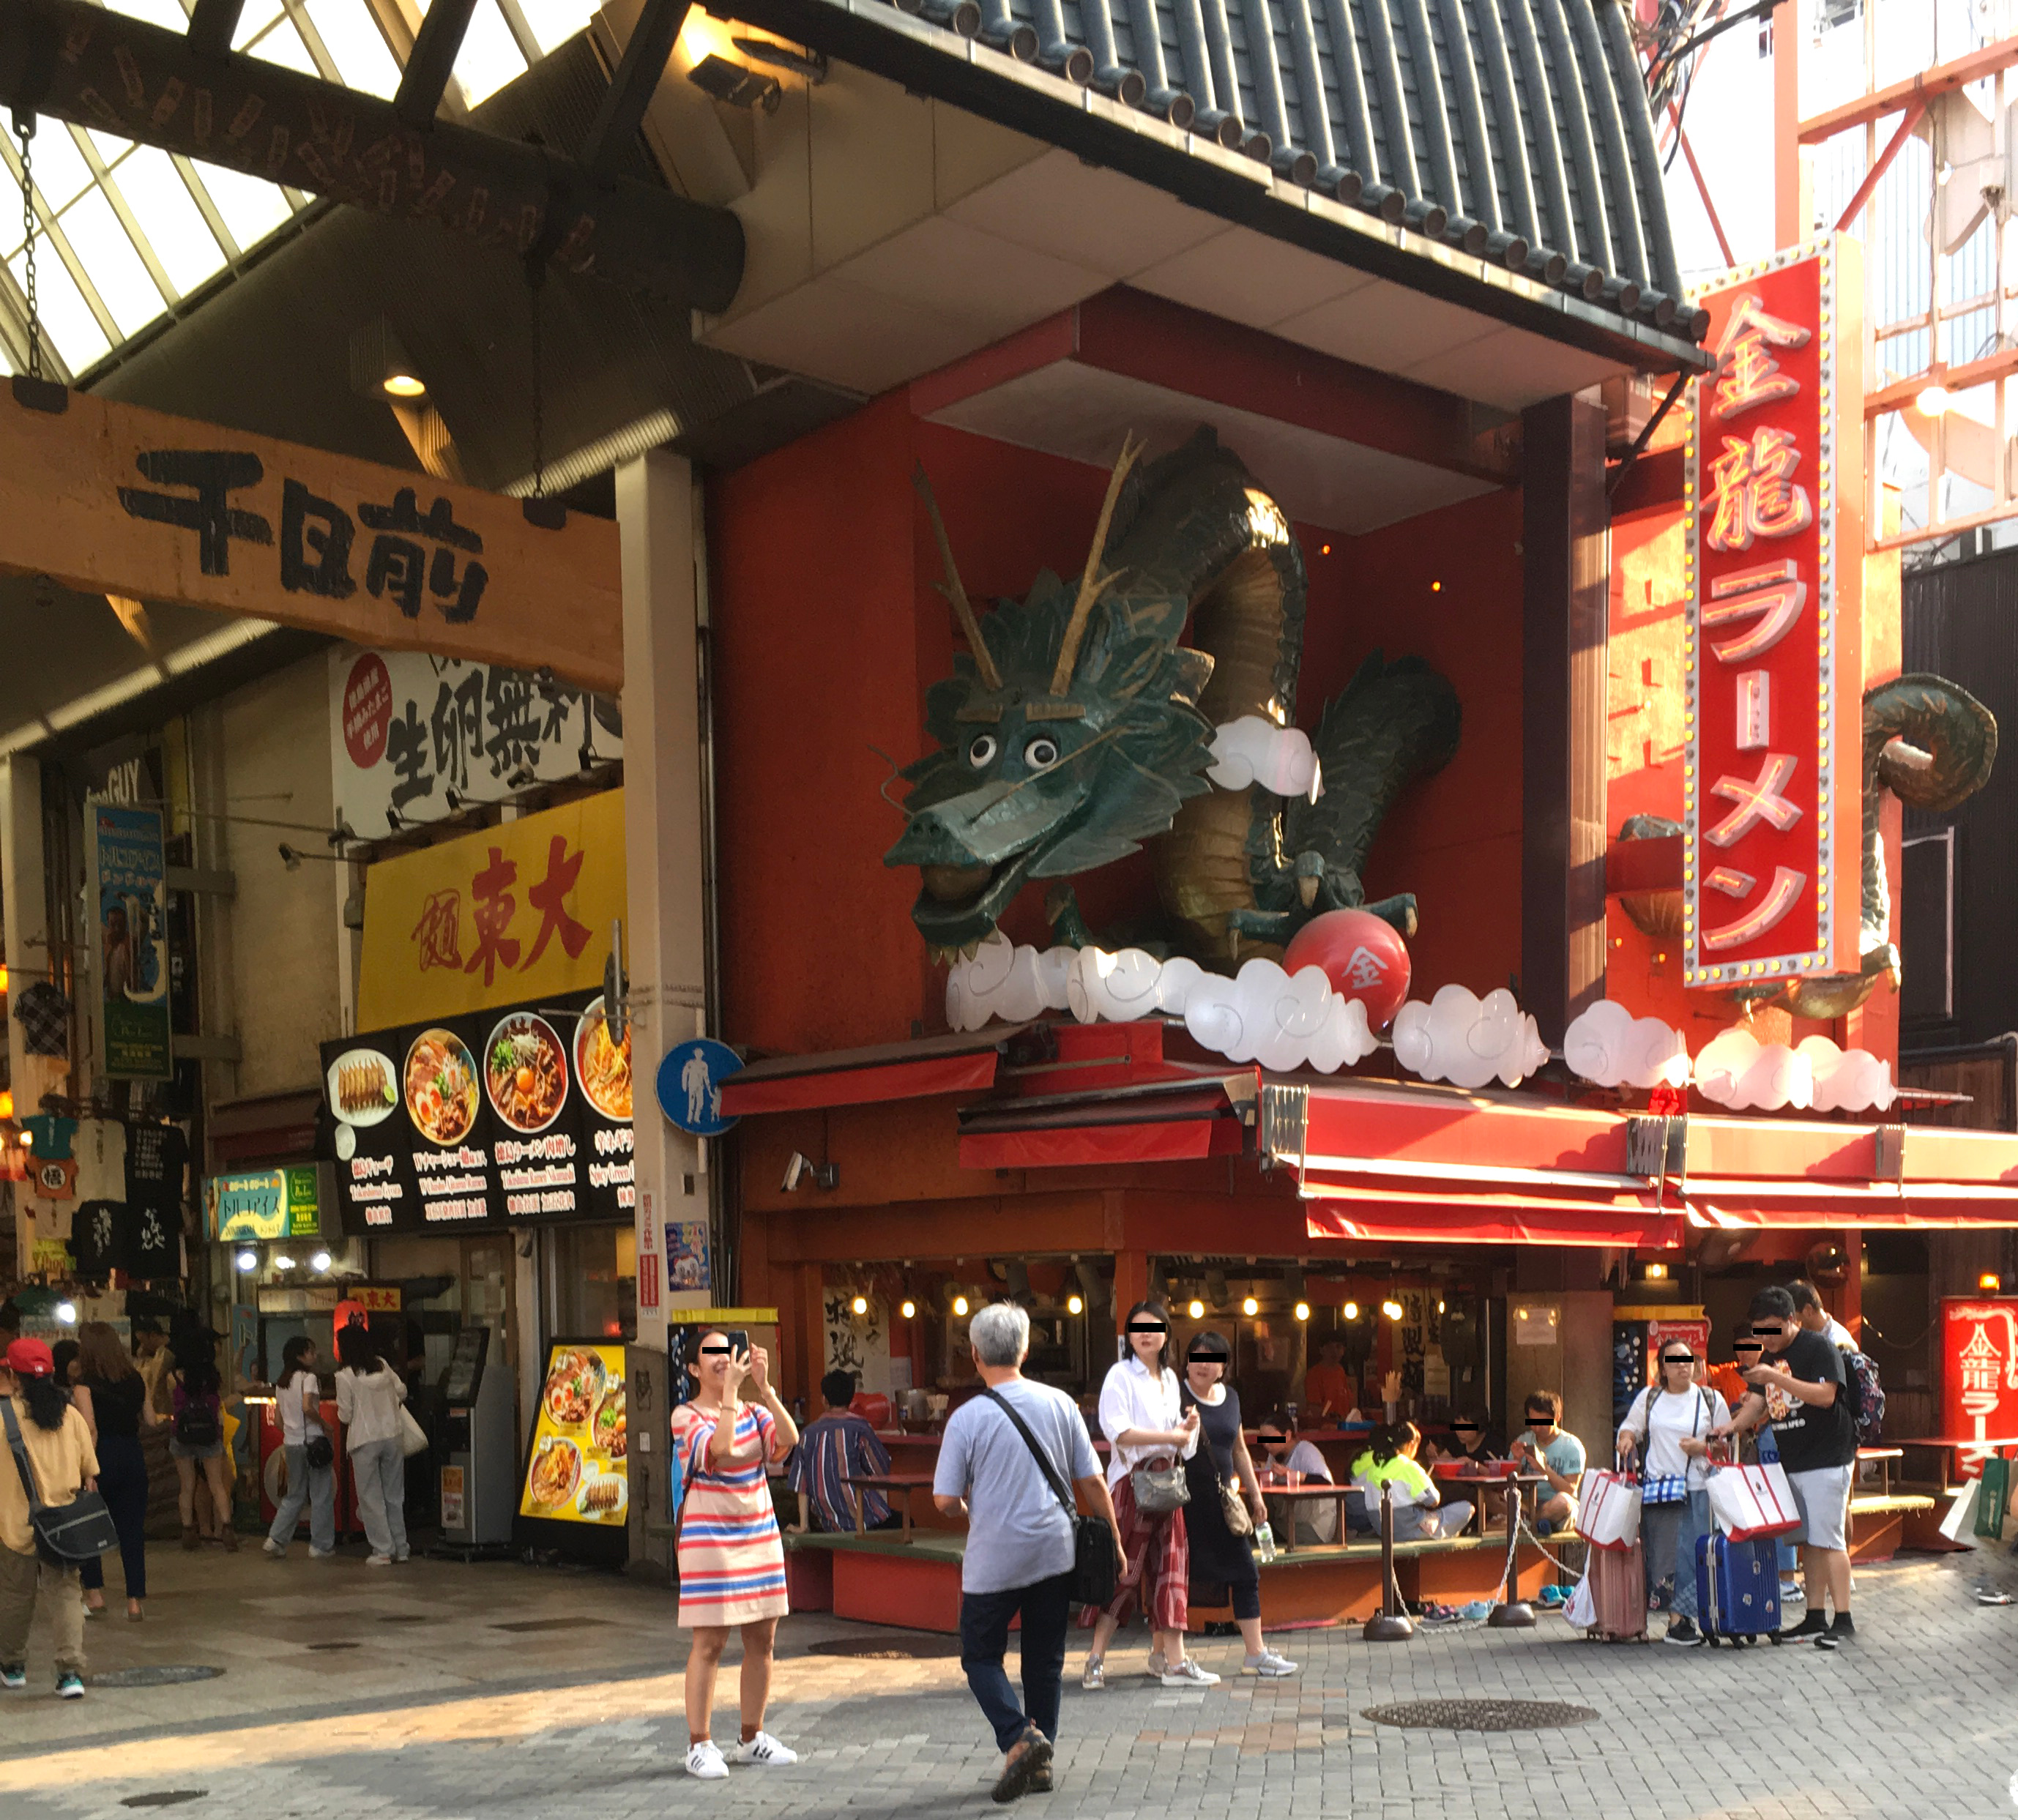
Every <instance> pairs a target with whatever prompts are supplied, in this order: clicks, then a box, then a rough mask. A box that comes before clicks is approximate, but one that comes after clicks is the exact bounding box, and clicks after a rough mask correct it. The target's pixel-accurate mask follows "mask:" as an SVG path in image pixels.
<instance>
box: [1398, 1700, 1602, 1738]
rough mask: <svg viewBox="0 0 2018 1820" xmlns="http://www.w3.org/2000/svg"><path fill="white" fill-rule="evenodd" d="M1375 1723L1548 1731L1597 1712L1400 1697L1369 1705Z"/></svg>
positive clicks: (1551, 1704)
mask: <svg viewBox="0 0 2018 1820" xmlns="http://www.w3.org/2000/svg"><path fill="white" fill-rule="evenodd" d="M1360 1717H1362V1719H1371V1720H1372V1721H1373V1722H1374V1724H1376V1725H1407V1726H1412V1727H1416V1728H1421V1729H1425V1730H1428V1731H1432V1732H1547V1731H1552V1730H1553V1729H1554V1728H1556V1727H1557V1726H1560V1725H1581V1724H1583V1723H1584V1722H1585V1721H1586V1720H1589V1719H1595V1718H1596V1717H1597V1713H1596V1712H1595V1711H1593V1710H1592V1709H1591V1708H1590V1707H1589V1706H1566V1705H1564V1704H1563V1703H1561V1702H1560V1701H1557V1700H1398V1701H1396V1702H1395V1703H1394V1704H1393V1705H1391V1706H1369V1707H1368V1708H1367V1709H1366V1710H1365V1712H1363V1713H1361V1714H1360Z"/></svg>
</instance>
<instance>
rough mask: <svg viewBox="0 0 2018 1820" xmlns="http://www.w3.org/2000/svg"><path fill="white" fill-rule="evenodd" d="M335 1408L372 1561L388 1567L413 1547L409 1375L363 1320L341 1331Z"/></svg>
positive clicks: (367, 1561) (369, 1563) (371, 1564)
mask: <svg viewBox="0 0 2018 1820" xmlns="http://www.w3.org/2000/svg"><path fill="white" fill-rule="evenodd" d="M336 1356H337V1357H338V1358H339V1359H341V1360H342V1361H343V1369H342V1370H340V1371H339V1372H338V1373H337V1374H336V1414H337V1418H338V1421H341V1422H342V1424H343V1428H344V1437H345V1445H346V1446H347V1447H348V1448H349V1453H350V1475H351V1479H352V1482H353V1483H354V1484H355V1485H356V1487H357V1514H358V1515H359V1517H360V1518H362V1519H363V1524H364V1539H365V1540H367V1542H369V1543H370V1544H371V1554H370V1555H368V1556H367V1557H366V1559H365V1563H364V1564H365V1565H366V1566H367V1567H389V1566H391V1565H392V1563H393V1562H396V1561H404V1560H405V1559H406V1558H407V1555H409V1554H410V1553H411V1552H412V1551H410V1549H409V1548H408V1547H407V1511H406V1503H407V1447H406V1442H405V1439H404V1432H405V1431H404V1428H403V1425H402V1424H401V1422H400V1405H401V1404H402V1403H404V1402H405V1401H406V1400H407V1381H406V1380H405V1379H404V1378H402V1377H401V1376H400V1374H399V1373H398V1372H396V1371H395V1370H393V1369H392V1367H391V1366H389V1365H388V1364H387V1363H385V1360H384V1358H383V1357H382V1356H381V1355H380V1353H379V1351H378V1346H377V1345H376V1344H375V1343H374V1342H373V1340H372V1338H371V1333H370V1331H369V1330H368V1329H367V1327H365V1326H364V1324H363V1323H362V1322H361V1321H353V1322H351V1323H349V1325H348V1326H346V1327H343V1328H342V1329H340V1330H339V1331H338V1334H337V1336H336Z"/></svg>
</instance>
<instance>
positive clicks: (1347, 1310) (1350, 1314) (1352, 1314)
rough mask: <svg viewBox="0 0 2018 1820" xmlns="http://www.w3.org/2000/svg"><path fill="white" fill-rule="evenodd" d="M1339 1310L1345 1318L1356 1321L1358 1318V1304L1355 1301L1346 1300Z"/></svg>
mask: <svg viewBox="0 0 2018 1820" xmlns="http://www.w3.org/2000/svg"><path fill="white" fill-rule="evenodd" d="M1339 1312H1340V1313H1341V1314H1343V1315H1344V1316H1345V1318H1346V1319H1347V1320H1349V1321H1356V1320H1358V1319H1359V1304H1358V1302H1347V1304H1346V1305H1345V1306H1344V1308H1342V1309H1340V1310H1339Z"/></svg>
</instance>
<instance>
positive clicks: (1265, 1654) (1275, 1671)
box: [1246, 1649, 1297, 1681]
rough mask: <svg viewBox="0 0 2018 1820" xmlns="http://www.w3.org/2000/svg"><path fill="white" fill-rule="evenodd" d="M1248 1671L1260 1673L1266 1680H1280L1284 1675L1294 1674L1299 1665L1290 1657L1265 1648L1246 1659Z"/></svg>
mask: <svg viewBox="0 0 2018 1820" xmlns="http://www.w3.org/2000/svg"><path fill="white" fill-rule="evenodd" d="M1246 1672H1247V1673H1248V1674H1258V1675H1260V1677H1262V1679H1263V1680H1264V1681H1280V1680H1281V1679H1282V1677H1283V1676H1285V1675H1289V1674H1295V1673H1296V1672H1297V1665H1296V1664H1295V1663H1293V1662H1292V1661H1290V1660H1289V1659H1288V1657H1286V1656H1278V1655H1277V1654H1276V1653H1275V1651H1274V1650H1272V1649H1264V1650H1263V1651H1262V1652H1261V1653H1260V1655H1259V1656H1249V1657H1248V1659H1247V1661H1246Z"/></svg>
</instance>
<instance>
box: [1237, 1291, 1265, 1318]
mask: <svg viewBox="0 0 2018 1820" xmlns="http://www.w3.org/2000/svg"><path fill="white" fill-rule="evenodd" d="M1240 1312H1241V1313H1242V1314H1245V1315H1257V1314H1259V1313H1260V1312H1261V1305H1260V1302H1257V1301H1256V1300H1255V1299H1254V1298H1253V1296H1251V1295H1250V1296H1249V1297H1248V1298H1246V1300H1245V1301H1243V1302H1242V1303H1241V1305H1240Z"/></svg>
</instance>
